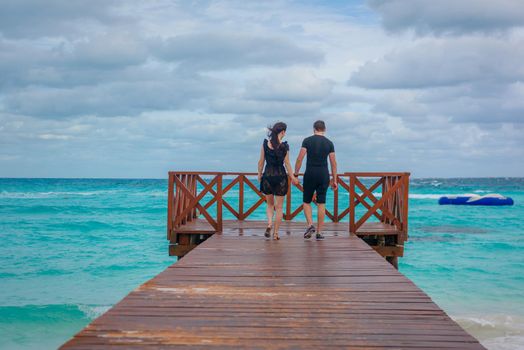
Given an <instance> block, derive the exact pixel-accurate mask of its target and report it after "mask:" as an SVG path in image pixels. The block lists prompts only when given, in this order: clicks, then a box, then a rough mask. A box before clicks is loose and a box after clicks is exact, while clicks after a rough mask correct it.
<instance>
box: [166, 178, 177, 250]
mask: <svg viewBox="0 0 524 350" xmlns="http://www.w3.org/2000/svg"><path fill="white" fill-rule="evenodd" d="M167 181H168V183H167V239H169V240H170V239H171V231H172V230H173V205H174V204H175V203H174V201H175V198H174V183H175V178H174V174H172V173H171V172H169V173H168V180H167Z"/></svg>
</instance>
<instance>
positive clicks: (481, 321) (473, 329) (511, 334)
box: [452, 315, 524, 350]
mask: <svg viewBox="0 0 524 350" xmlns="http://www.w3.org/2000/svg"><path fill="white" fill-rule="evenodd" d="M452 318H453V319H454V320H455V321H456V322H457V323H458V324H460V325H461V326H462V327H463V328H464V329H465V330H466V331H468V332H469V333H470V334H471V335H473V336H474V337H476V338H477V339H478V340H479V341H480V342H481V343H482V345H484V346H485V347H486V348H488V349H490V350H509V349H523V348H524V317H522V316H515V315H482V316H452Z"/></svg>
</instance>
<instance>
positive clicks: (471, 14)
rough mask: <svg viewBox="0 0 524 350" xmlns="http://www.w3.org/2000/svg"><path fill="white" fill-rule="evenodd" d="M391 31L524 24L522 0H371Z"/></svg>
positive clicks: (484, 29) (464, 30)
mask: <svg viewBox="0 0 524 350" xmlns="http://www.w3.org/2000/svg"><path fill="white" fill-rule="evenodd" d="M368 3H369V4H370V6H371V7H372V8H373V9H374V10H376V11H377V12H378V13H379V14H380V16H381V17H382V23H383V25H384V27H385V28H386V29H388V30H390V31H401V30H406V29H414V30H415V31H416V32H417V33H419V34H428V33H436V34H461V33H471V32H483V33H487V32H491V31H500V30H506V29H508V28H511V27H514V26H523V25H524V4H523V3H522V1H520V0H497V1H493V0H460V1H456V0H439V1H421V0H369V1H368Z"/></svg>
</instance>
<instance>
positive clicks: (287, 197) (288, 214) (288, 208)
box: [284, 177, 292, 220]
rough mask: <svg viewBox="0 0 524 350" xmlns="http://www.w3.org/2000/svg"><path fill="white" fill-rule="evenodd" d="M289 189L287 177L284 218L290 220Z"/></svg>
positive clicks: (289, 184) (289, 180) (290, 187)
mask: <svg viewBox="0 0 524 350" xmlns="http://www.w3.org/2000/svg"><path fill="white" fill-rule="evenodd" d="M291 189H292V186H291V179H290V178H289V177H288V182H287V193H286V213H285V214H284V220H291Z"/></svg>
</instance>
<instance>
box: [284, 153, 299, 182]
mask: <svg viewBox="0 0 524 350" xmlns="http://www.w3.org/2000/svg"><path fill="white" fill-rule="evenodd" d="M284 164H285V165H286V170H287V173H288V174H289V177H290V178H291V182H292V183H293V184H295V185H296V184H297V183H298V179H297V178H296V177H295V175H294V174H293V168H292V167H291V162H290V161H289V152H288V153H287V154H286V158H285V159H284Z"/></svg>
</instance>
